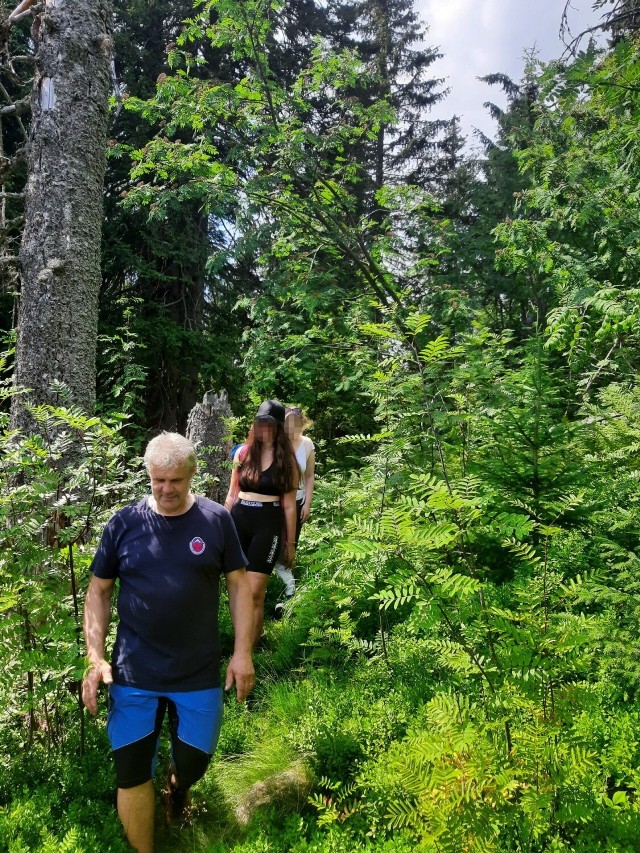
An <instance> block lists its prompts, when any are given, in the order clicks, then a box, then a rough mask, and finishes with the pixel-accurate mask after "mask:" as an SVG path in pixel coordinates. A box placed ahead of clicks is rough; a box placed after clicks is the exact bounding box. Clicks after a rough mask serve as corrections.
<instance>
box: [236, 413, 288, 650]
mask: <svg viewBox="0 0 640 853" xmlns="http://www.w3.org/2000/svg"><path fill="white" fill-rule="evenodd" d="M284 417H285V408H284V406H283V405H282V404H281V403H279V402H278V401H277V400H266V401H265V402H264V403H262V404H261V406H260V408H259V409H258V412H257V414H256V417H255V419H254V421H253V425H252V427H251V429H250V430H249V435H248V436H247V440H246V442H245V444H244V445H242V446H241V447H240V448H239V449H238V450H237V451H236V453H235V455H234V459H233V463H234V465H233V473H232V475H231V484H230V486H229V493H228V494H227V499H226V500H225V502H224V505H225V506H226V508H227V509H228V510H230V511H231V516H232V518H233V520H234V522H235V525H236V529H237V531H238V536H239V537H240V544H241V545H242V550H243V551H244V553H245V555H246V556H247V559H248V565H247V573H248V575H249V583H250V585H251V591H252V594H253V607H254V626H253V627H254V637H253V639H254V646H255V645H256V644H257V643H258V641H259V640H260V637H261V636H262V627H263V623H264V597H265V593H266V591H267V584H268V582H269V576H270V574H271V572H272V571H273V567H274V565H275V563H276V560H277V559H278V556H279V553H280V549H281V544H282V531H283V528H284V530H285V536H286V538H285V542H284V556H285V563H286V565H288V566H289V567H292V566H293V564H294V562H295V553H296V552H295V534H296V489H297V487H298V480H299V478H300V469H299V467H298V463H297V461H296V458H295V454H294V452H293V448H292V446H291V441H290V439H289V438H288V436H287V433H286V432H285V429H284Z"/></svg>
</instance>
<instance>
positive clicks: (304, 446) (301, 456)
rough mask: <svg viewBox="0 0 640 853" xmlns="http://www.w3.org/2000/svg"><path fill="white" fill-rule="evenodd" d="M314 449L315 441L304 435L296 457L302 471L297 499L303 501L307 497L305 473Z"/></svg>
mask: <svg viewBox="0 0 640 853" xmlns="http://www.w3.org/2000/svg"><path fill="white" fill-rule="evenodd" d="M313 449H314V448H313V442H312V441H311V439H310V438H307V436H306V435H303V436H302V441H301V442H300V447H299V448H298V449H297V450H296V459H297V460H298V465H299V466H300V472H301V473H302V478H301V479H300V483H299V485H298V491H297V492H296V500H297V501H302V500H304V497H305V488H304V475H305V471H306V470H307V461H308V459H309V457H310V456H311V453H312V451H313Z"/></svg>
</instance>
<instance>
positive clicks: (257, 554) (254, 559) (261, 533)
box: [231, 499, 284, 575]
mask: <svg viewBox="0 0 640 853" xmlns="http://www.w3.org/2000/svg"><path fill="white" fill-rule="evenodd" d="M231 517H232V518H233V521H234V523H235V525H236V530H237V531H238V538H239V539H240V544H241V545H242V550H243V551H244V553H245V554H246V556H247V560H248V561H249V563H248V565H247V571H248V572H259V573H260V574H263V575H270V574H271V572H272V571H273V567H274V566H275V564H276V561H277V559H278V555H279V554H280V544H281V542H282V523H283V520H284V513H283V512H282V506H281V504H280V501H271V502H268V501H265V502H264V503H262V502H260V501H247V500H244V499H238V500H237V501H236V502H235V503H234V505H233V506H232V508H231Z"/></svg>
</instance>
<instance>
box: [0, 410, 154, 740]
mask: <svg viewBox="0 0 640 853" xmlns="http://www.w3.org/2000/svg"><path fill="white" fill-rule="evenodd" d="M32 414H33V416H34V419H35V422H36V423H37V424H38V428H39V430H40V434H39V435H30V436H21V435H20V434H18V433H17V432H16V431H10V430H8V429H6V428H5V430H4V432H3V433H2V435H1V436H0V445H1V448H2V452H1V454H0V458H1V462H0V479H1V481H2V489H1V490H0V519H1V521H2V523H1V524H0V579H1V587H0V608H1V609H2V652H1V658H0V659H1V661H2V666H1V667H0V672H1V674H0V695H1V696H2V702H1V703H0V704H1V706H2V714H1V719H2V723H3V725H4V726H5V729H4V731H5V739H10V741H11V743H12V744H13V749H15V750H17V751H23V750H26V751H28V750H29V749H30V748H31V747H32V746H33V744H34V743H35V742H38V741H43V742H46V743H47V744H48V746H49V748H61V747H62V745H63V744H64V742H65V740H66V737H67V734H68V726H69V725H71V720H72V719H73V718H75V721H76V722H75V725H76V726H77V725H78V723H79V722H81V720H82V715H83V711H82V705H81V702H80V698H79V679H80V678H81V675H82V671H83V669H84V665H83V649H82V645H81V604H80V600H81V597H82V595H83V590H84V587H85V583H86V570H87V567H88V564H89V561H90V559H91V557H92V552H93V548H94V545H95V542H96V537H97V534H98V533H99V532H100V529H101V527H102V525H103V524H104V522H105V521H106V519H107V517H108V516H109V515H110V514H111V512H112V511H113V509H114V507H115V506H117V505H118V504H122V503H124V502H126V501H127V500H129V499H130V498H131V496H132V494H133V490H134V489H135V488H136V486H137V485H138V484H139V478H138V477H136V476H132V475H130V474H129V473H128V472H127V470H126V467H125V463H126V455H125V447H124V444H123V442H122V437H121V435H120V430H121V427H122V420H121V419H115V418H113V419H110V420H105V421H100V420H99V419H98V418H97V417H88V416H86V415H84V414H82V413H81V412H80V411H77V410H75V409H64V408H55V407H51V406H41V407H35V408H33V409H32Z"/></svg>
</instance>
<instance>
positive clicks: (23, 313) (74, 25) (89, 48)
mask: <svg viewBox="0 0 640 853" xmlns="http://www.w3.org/2000/svg"><path fill="white" fill-rule="evenodd" d="M111 51H112V20H111V6H110V2H109V0H45V3H44V4H43V11H42V17H41V21H40V26H39V30H38V45H37V57H36V73H35V77H34V82H33V89H32V95H31V106H32V114H33V120H32V126H31V134H30V139H29V148H28V180H27V187H26V198H25V208H26V209H25V227H24V232H23V238H22V245H21V249H20V261H21V267H22V281H21V296H20V310H19V321H18V343H17V351H16V367H15V372H14V382H15V384H16V385H17V386H19V387H23V388H28V389H31V391H30V392H29V394H28V395H26V400H27V401H28V402H29V403H34V404H42V403H54V404H55V403H56V402H59V400H58V397H57V395H56V394H55V393H52V392H51V383H52V382H54V381H59V382H63V383H65V385H66V386H67V387H68V389H69V391H70V394H71V400H72V402H73V404H74V405H78V406H80V407H81V408H82V409H84V410H85V411H87V412H90V411H91V410H92V409H93V407H94V404H95V382H96V377H95V355H96V337H97V321H98V293H99V289H100V280H101V276H100V240H101V231H102V215H103V213H102V209H103V208H102V196H103V179H104V171H105V151H106V133H107V122H108V97H109V91H110V86H111V73H110V57H111ZM24 402H25V396H24V395H18V396H17V397H15V398H14V400H13V407H12V413H11V417H12V424H13V426H16V427H21V428H23V429H30V428H32V426H33V424H32V420H31V418H30V416H29V413H28V412H27V411H26V409H25V408H24V405H23V403H24Z"/></svg>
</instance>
